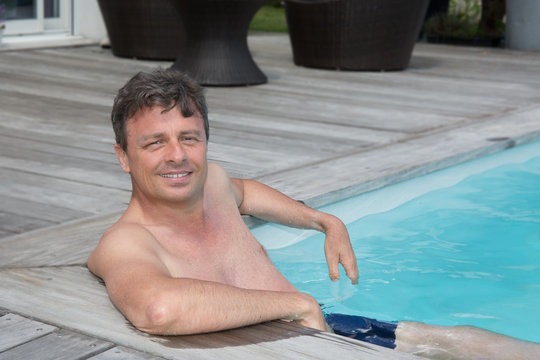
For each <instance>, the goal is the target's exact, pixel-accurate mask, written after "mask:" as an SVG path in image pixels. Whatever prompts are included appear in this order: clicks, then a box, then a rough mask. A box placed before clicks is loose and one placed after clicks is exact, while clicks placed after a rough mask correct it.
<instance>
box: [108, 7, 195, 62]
mask: <svg viewBox="0 0 540 360" xmlns="http://www.w3.org/2000/svg"><path fill="white" fill-rule="evenodd" d="M98 2H99V7H100V9H101V14H102V16H103V20H104V22H105V26H106V28H107V32H108V34H109V41H110V43H111V48H112V53H113V54H114V55H115V56H119V57H128V58H138V59H151V60H174V59H175V58H176V57H177V55H178V52H179V51H180V48H181V46H182V44H183V42H184V41H185V35H184V27H183V25H182V19H181V17H180V15H179V14H178V12H177V11H176V9H175V7H174V6H173V4H172V3H171V2H170V1H165V0H98Z"/></svg>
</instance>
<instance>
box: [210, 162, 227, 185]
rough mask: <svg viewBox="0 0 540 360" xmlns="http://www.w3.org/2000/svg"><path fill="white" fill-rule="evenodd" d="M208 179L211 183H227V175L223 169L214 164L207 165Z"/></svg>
mask: <svg viewBox="0 0 540 360" xmlns="http://www.w3.org/2000/svg"><path fill="white" fill-rule="evenodd" d="M208 177H209V179H210V180H212V181H220V182H222V181H223V182H228V181H229V175H228V174H227V171H225V169H224V168H223V167H222V166H221V165H219V164H216V163H208Z"/></svg>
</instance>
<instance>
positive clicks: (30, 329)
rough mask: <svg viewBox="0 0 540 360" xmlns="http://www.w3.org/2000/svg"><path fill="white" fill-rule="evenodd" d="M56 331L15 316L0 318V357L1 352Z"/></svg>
mask: <svg viewBox="0 0 540 360" xmlns="http://www.w3.org/2000/svg"><path fill="white" fill-rule="evenodd" d="M55 330H57V328H56V327H54V326H51V325H47V324H44V323H41V322H37V321H33V320H30V319H27V318H24V317H22V316H19V315H15V314H6V315H4V316H2V317H0V356H2V355H1V353H2V352H4V351H6V350H9V349H11V348H14V347H16V346H19V345H21V344H25V343H27V342H30V341H32V340H34V339H37V338H40V337H42V336H45V335H47V334H50V333H52V332H53V331H55Z"/></svg>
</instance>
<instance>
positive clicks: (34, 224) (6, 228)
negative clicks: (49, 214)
mask: <svg viewBox="0 0 540 360" xmlns="http://www.w3.org/2000/svg"><path fill="white" fill-rule="evenodd" d="M0 200H2V197H1V196H0ZM52 224H53V223H52V222H50V221H46V220H42V219H37V218H34V217H30V216H20V215H17V214H12V213H9V212H6V211H1V210H0V230H1V231H2V232H4V233H6V234H20V233H22V232H25V231H31V230H35V229H39V228H43V227H45V226H49V225H52Z"/></svg>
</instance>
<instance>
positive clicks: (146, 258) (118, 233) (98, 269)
mask: <svg viewBox="0 0 540 360" xmlns="http://www.w3.org/2000/svg"><path fill="white" fill-rule="evenodd" d="M158 247H159V244H158V242H157V241H156V239H155V237H154V235H153V234H152V233H151V232H150V231H148V230H147V229H146V228H145V227H144V226H142V225H141V224H137V223H130V222H124V221H122V220H120V221H119V222H117V223H116V224H114V225H113V226H111V227H110V228H109V229H108V230H107V231H105V233H104V234H103V236H102V237H101V240H100V241H99V243H98V245H97V247H96V248H95V249H94V251H93V252H92V253H91V254H90V256H89V258H88V269H89V270H90V271H92V272H93V273H94V274H95V275H97V276H99V277H101V278H102V279H104V280H105V278H106V277H107V275H108V274H109V273H110V272H112V271H114V269H115V268H116V269H118V268H119V266H126V265H129V264H130V263H132V264H134V263H136V262H145V263H146V262H154V263H156V264H158V263H159V256H158ZM159 266H161V265H159Z"/></svg>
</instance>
